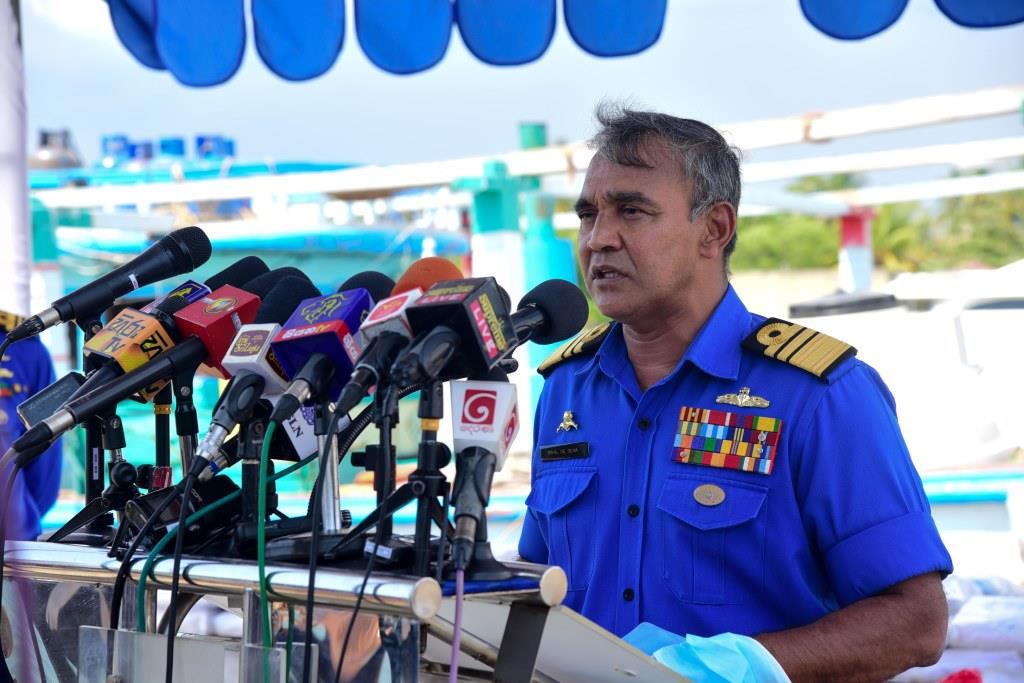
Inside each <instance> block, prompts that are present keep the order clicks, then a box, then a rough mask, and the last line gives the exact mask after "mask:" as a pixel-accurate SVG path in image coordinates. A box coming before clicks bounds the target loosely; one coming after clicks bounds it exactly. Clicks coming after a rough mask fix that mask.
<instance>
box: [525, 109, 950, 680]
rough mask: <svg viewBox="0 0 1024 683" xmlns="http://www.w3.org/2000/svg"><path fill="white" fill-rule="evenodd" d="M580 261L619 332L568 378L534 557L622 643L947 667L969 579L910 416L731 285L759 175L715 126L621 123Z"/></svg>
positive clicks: (588, 218) (530, 539)
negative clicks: (747, 644)
mask: <svg viewBox="0 0 1024 683" xmlns="http://www.w3.org/2000/svg"><path fill="white" fill-rule="evenodd" d="M598 119H599V121H600V123H601V124H602V129H601V131H600V132H599V133H598V135H597V136H596V138H595V139H594V141H593V144H594V147H595V148H596V156H595V157H594V160H593V161H592V162H591V165H590V168H589V169H588V171H587V177H586V182H585V183H584V187H583V191H582V193H581V196H580V198H579V201H578V202H577V207H576V208H577V213H578V214H579V217H580V232H579V257H580V261H581V266H582V269H583V272H584V274H585V278H586V282H587V286H588V288H589V289H590V292H591V294H592V296H593V298H594V300H595V302H596V304H597V306H598V307H599V308H600V310H601V311H602V312H603V313H604V314H605V315H607V316H608V317H610V318H612V319H613V320H614V321H615V322H614V323H613V324H611V325H603V326H600V327H598V328H595V329H592V330H589V331H587V332H584V333H583V334H582V335H581V336H580V337H579V338H577V339H576V340H574V341H572V342H570V343H569V344H567V345H566V346H565V347H563V348H562V349H561V350H560V351H559V352H557V353H556V354H555V355H553V356H552V357H551V358H549V359H548V361H546V362H545V363H544V364H543V365H542V366H541V372H542V374H544V375H545V376H546V378H547V381H546V383H545V386H544V391H543V393H542V395H541V397H540V402H539V405H538V408H537V414H536V420H535V427H534V443H535V451H534V458H533V471H532V478H533V486H532V491H531V493H530V496H529V498H528V500H527V506H528V508H529V511H528V514H527V519H526V522H525V524H524V528H523V534H522V538H521V540H520V545H519V551H520V554H521V555H522V556H523V557H524V558H526V559H527V560H531V561H534V562H542V563H548V564H557V565H560V566H561V567H562V568H564V569H565V571H566V574H567V575H568V581H569V586H568V589H569V593H568V596H567V598H566V604H568V606H570V607H572V608H573V609H575V610H577V611H579V612H581V613H582V614H583V615H585V616H587V617H588V618H590V619H592V620H594V621H596V622H597V623H599V624H600V625H602V626H604V627H605V628H607V629H609V630H610V631H612V632H614V633H616V634H619V635H620V636H621V635H623V634H626V633H628V632H629V631H631V630H632V629H633V628H634V627H636V626H637V625H638V624H640V623H642V622H651V623H653V624H655V625H657V626H659V627H662V628H664V629H667V630H669V631H672V632H674V633H678V634H695V635H700V636H711V635H714V634H719V633H725V632H733V633H737V634H743V635H747V636H753V637H755V638H756V639H757V640H758V641H759V642H760V643H761V644H762V645H763V646H764V647H766V648H767V649H768V651H769V652H770V653H771V654H772V655H773V656H774V657H775V659H776V660H777V661H778V662H779V663H780V664H781V665H782V666H783V668H784V669H785V670H786V672H787V673H788V674H789V676H790V677H791V678H792V679H793V680H882V679H884V678H888V677H890V676H892V675H894V674H896V673H898V672H900V671H903V670H905V669H907V668H910V667H912V666H917V665H925V664H929V663H932V662H934V661H935V660H936V659H937V658H938V656H939V654H940V653H941V650H942V647H943V644H944V639H945V631H946V619H947V616H946V603H945V599H944V596H943V591H942V586H941V578H942V576H944V575H945V574H948V573H949V572H950V571H952V564H951V561H950V557H949V555H948V553H947V552H946V549H945V548H944V546H943V544H942V542H941V540H940V539H939V536H938V533H937V531H936V528H935V525H934V522H933V520H932V517H931V513H930V511H929V507H928V502H927V499H926V498H925V494H924V491H923V489H922V486H921V481H920V478H919V476H918V474H917V472H916V471H915V470H914V467H913V465H912V464H911V461H910V458H909V456H908V453H907V449H906V445H905V444H904V441H903V438H902V436H901V434H900V429H899V426H898V424H897V421H896V413H895V404H894V401H893V397H892V395H891V394H890V393H889V391H888V389H887V388H886V386H885V384H884V383H883V382H882V380H881V379H880V378H879V376H878V374H877V373H876V372H875V371H874V370H873V369H872V368H871V367H869V366H868V365H866V364H864V363H863V362H861V361H860V360H858V359H857V358H856V357H855V353H856V351H855V350H854V349H853V348H851V347H850V346H848V345H847V344H845V343H843V342H841V341H839V340H836V339H833V338H831V337H828V336H827V335H824V334H820V333H817V332H815V331H814V330H811V329H808V328H804V327H802V326H800V325H796V324H792V323H788V322H786V321H782V320H777V319H770V320H765V319H764V318H763V317H761V316H758V315H754V314H751V313H750V312H748V311H747V309H746V308H745V307H744V305H743V303H742V302H741V301H740V299H739V297H738V296H737V295H736V292H735V291H734V290H733V289H732V287H731V286H730V285H729V282H728V276H727V273H728V257H729V254H730V253H731V252H732V250H733V248H734V245H735V241H736V212H737V207H738V205H739V197H740V175H739V159H738V155H737V154H736V152H735V151H734V150H733V149H732V148H730V147H729V146H728V144H727V143H726V142H725V140H724V139H723V138H722V136H721V135H720V134H719V133H718V132H717V131H715V130H714V129H713V128H711V127H709V126H707V125H705V124H703V123H700V122H697V121H692V120H687V119H678V118H675V117H671V116H666V115H663V114H656V113H648V112H635V111H629V110H611V109H603V110H601V111H599V112H598Z"/></svg>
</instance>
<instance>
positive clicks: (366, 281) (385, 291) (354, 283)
mask: <svg viewBox="0 0 1024 683" xmlns="http://www.w3.org/2000/svg"><path fill="white" fill-rule="evenodd" d="M394 288H395V281H394V280H392V279H391V278H389V277H388V276H387V275H385V274H384V273H378V272H377V271H375V270H364V271H363V272H361V273H356V274H355V275H353V276H352V277H350V278H349V279H347V280H345V281H344V282H342V283H341V286H340V287H338V291H339V292H345V291H348V290H350V289H365V290H366V291H367V292H369V293H370V298H371V299H373V303H375V304H376V303H377V302H378V301H380V300H381V299H386V298H388V297H389V296H391V290H392V289H394Z"/></svg>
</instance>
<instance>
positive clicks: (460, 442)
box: [451, 370, 519, 569]
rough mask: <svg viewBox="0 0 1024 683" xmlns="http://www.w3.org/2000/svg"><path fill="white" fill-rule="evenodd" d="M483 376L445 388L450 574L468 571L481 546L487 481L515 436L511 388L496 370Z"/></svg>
mask: <svg viewBox="0 0 1024 683" xmlns="http://www.w3.org/2000/svg"><path fill="white" fill-rule="evenodd" d="M488 377H489V378H490V379H488V380H485V381H455V382H452V383H451V397H452V398H451V402H452V418H453V420H454V426H453V445H454V446H455V452H456V456H455V483H454V486H453V490H452V504H453V505H454V506H455V535H454V536H453V538H452V561H453V563H454V565H455V568H456V569H465V568H466V567H467V566H469V563H470V561H471V560H472V559H473V548H474V545H475V544H476V542H477V541H486V517H485V513H484V508H486V507H487V503H488V502H489V501H490V497H491V482H492V480H493V478H494V473H495V471H500V470H501V468H502V466H503V465H504V464H505V459H506V458H507V457H508V451H509V447H510V445H511V444H512V440H513V439H514V438H515V436H516V434H517V433H518V432H519V412H518V406H517V404H516V388H515V386H514V385H512V384H510V383H509V382H508V378H507V377H506V376H505V373H504V372H502V371H500V370H495V371H492V372H491V373H490V374H489V375H488ZM478 532H480V533H478ZM478 537H479V538H478Z"/></svg>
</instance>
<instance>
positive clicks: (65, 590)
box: [0, 541, 683, 683]
mask: <svg viewBox="0 0 1024 683" xmlns="http://www.w3.org/2000/svg"><path fill="white" fill-rule="evenodd" d="M5 565H6V571H7V574H6V578H5V581H6V582H7V583H6V585H5V590H4V605H3V616H4V623H3V624H2V627H0V632H2V635H3V638H2V639H0V640H2V641H3V655H4V657H5V658H6V659H7V661H8V663H9V665H11V667H12V670H19V671H20V672H21V673H22V675H21V676H19V674H18V673H15V676H16V677H18V679H19V680H20V681H25V680H39V681H46V682H47V683H50V682H51V681H56V682H58V683H65V682H66V683H93V682H94V681H97V682H103V683H109V682H110V681H117V682H118V683H147V682H148V681H163V656H162V653H163V642H164V639H165V636H162V635H158V634H157V633H156V631H157V630H158V627H157V623H158V622H157V592H158V590H160V589H166V588H167V587H168V586H170V581H171V577H170V573H171V565H172V563H171V560H170V559H169V558H168V559H161V560H160V561H158V562H157V563H155V564H154V566H153V573H152V576H151V578H150V579H149V580H148V582H147V596H146V605H145V610H144V612H145V614H146V624H147V626H148V628H147V629H146V630H147V631H148V633H138V632H135V630H134V628H135V621H136V616H135V615H136V607H137V605H136V603H135V586H136V584H135V581H137V580H138V578H139V571H140V570H141V567H142V565H143V559H142V558H141V557H140V558H139V559H136V560H135V561H134V563H133V565H132V574H131V577H132V581H131V582H130V583H129V584H128V590H127V591H126V593H125V599H124V605H123V609H122V616H121V630H119V631H116V632H115V631H110V630H109V629H108V627H109V610H110V594H111V587H112V585H113V583H114V578H115V576H116V574H117V569H118V567H119V562H118V561H117V560H114V559H112V558H109V557H107V554H106V551H105V550H103V549H99V548H91V547H83V546H73V545H64V544H55V543H36V542H13V541H12V542H10V543H8V547H7V551H6V562H5ZM510 566H511V567H512V568H513V569H515V570H516V571H517V573H518V576H517V577H516V579H515V580H512V581H509V582H506V583H503V584H477V585H473V583H472V582H470V583H467V596H466V603H465V611H464V618H463V632H462V638H461V647H460V652H461V660H460V664H459V679H460V680H466V681H473V680H475V681H479V680H497V681H504V682H507V683H531V682H534V681H536V682H538V683H551V681H575V680H580V681H584V680H586V681H591V680H608V681H615V680H626V679H630V678H633V679H639V680H645V681H647V680H649V681H666V682H670V683H676V682H678V681H682V680H683V679H681V678H680V677H679V676H677V675H675V674H673V673H672V672H671V671H669V670H668V669H666V668H665V667H663V666H661V665H660V664H658V663H657V662H655V661H654V660H652V659H650V658H648V657H646V656H645V655H644V654H643V653H641V652H639V651H638V650H635V649H634V648H631V647H629V646H628V645H626V644H625V643H623V642H622V641H621V640H619V639H618V638H616V637H615V636H614V635H612V634H610V633H608V632H607V631H604V630H603V629H601V628H600V627H598V626H597V625H595V624H593V623H591V622H589V621H587V620H586V619H583V618H582V617H580V616H579V615H577V614H575V613H574V612H572V611H571V610H568V609H567V608H565V607H561V606H560V603H561V601H562V600H563V599H564V597H565V592H566V577H565V573H564V572H563V571H562V570H561V569H559V568H558V567H545V566H541V565H531V564H525V563H511V564H510ZM362 574H363V573H362V571H347V570H339V569H333V568H330V567H322V568H321V569H320V570H319V571H318V573H317V580H316V589H315V593H314V600H315V604H316V611H315V613H314V622H315V624H316V626H315V627H314V630H313V637H312V639H311V640H312V641H313V642H314V643H315V646H316V647H317V650H316V651H315V652H316V654H315V656H314V657H313V661H314V663H315V665H316V668H315V674H314V675H315V677H314V680H316V681H328V682H330V681H333V680H334V671H335V666H336V663H337V661H338V657H339V654H340V649H341V641H342V638H343V635H344V633H345V631H346V629H347V626H348V624H349V622H350V621H351V609H352V607H353V606H354V605H355V602H356V598H357V595H358V593H359V589H360V586H361V585H362V578H363V576H362ZM267 577H268V583H269V590H270V594H271V596H272V600H273V603H272V607H273V612H274V615H275V616H274V619H273V626H272V631H273V633H272V642H273V643H274V644H275V647H274V648H272V650H273V653H274V656H275V657H276V659H275V660H274V661H275V662H276V663H277V665H280V669H274V670H273V673H272V674H271V675H269V676H268V675H267V674H266V672H267V671H268V670H269V669H268V668H267V666H268V664H267V662H268V656H269V655H268V654H267V653H268V652H270V650H264V649H263V648H261V647H259V645H260V643H261V642H262V638H261V634H260V610H259V607H260V605H259V599H258V597H257V596H258V592H257V589H258V586H259V583H258V575H257V567H256V564H255V563H253V562H249V561H243V560H229V559H199V558H189V557H186V558H183V560H182V563H181V580H180V590H181V594H182V599H181V603H182V604H183V605H184V607H183V609H184V610H186V611H187V609H188V607H191V606H192V605H194V604H195V603H196V602H197V601H198V599H199V598H200V597H210V598H211V599H214V600H216V601H217V603H218V604H219V605H221V606H224V607H227V608H228V609H229V610H230V611H232V612H234V613H235V614H240V615H241V617H242V628H241V637H240V638H219V637H210V636H204V635H200V636H188V635H179V637H178V643H179V644H178V645H176V647H175V680H176V681H179V680H180V681H183V682H187V683H221V682H222V681H223V682H224V683H228V682H232V683H233V682H235V681H246V682H248V681H261V682H262V681H273V682H274V683H278V682H281V683H283V682H285V681H299V680H301V668H302V666H301V662H302V655H301V648H300V653H299V654H294V652H293V653H292V654H291V655H290V657H286V655H285V651H284V650H283V649H282V646H283V645H284V643H285V642H286V641H287V642H294V643H303V642H305V641H306V635H305V633H304V632H302V631H301V630H297V629H302V628H303V627H304V624H305V619H304V614H303V613H301V612H302V609H303V605H304V603H305V598H306V577H307V573H306V570H305V568H303V567H297V566H286V565H270V566H268V567H267ZM450 592H451V586H450V585H447V584H446V585H445V586H443V587H442V586H441V585H439V584H438V583H437V581H435V580H434V579H433V578H416V577H403V576H394V575H387V574H373V575H372V576H371V577H370V580H369V582H368V584H367V588H366V592H365V595H364V598H363V602H362V607H361V609H360V613H359V615H358V617H357V618H356V624H355V626H354V629H353V636H352V642H351V643H350V646H349V651H348V652H347V654H346V658H345V662H346V663H345V667H344V668H343V670H342V680H343V681H358V682H359V683H364V682H375V681H393V682H395V683H399V682H406V681H409V682H412V681H441V680H447V667H448V662H449V658H450V653H451V647H450V643H451V641H452V636H453V632H452V619H451V615H452V614H453V612H454V599H453V598H451V597H450V596H449V597H446V596H445V595H446V594H447V593H450ZM296 613H299V614H296ZM286 615H290V619H289V618H287V617H286ZM286 621H287V623H288V624H289V625H287V626H286ZM235 623H237V622H235ZM165 626H166V625H165V624H161V626H160V628H164V627H165ZM446 644H447V648H448V649H447V655H446V654H445V651H444V648H445V646H446ZM595 650H597V651H596V652H595ZM257 651H258V652H261V653H263V654H262V655H261V656H257V655H256V654H252V653H254V652H257ZM581 653H582V655H583V656H581ZM118 658H120V659H118ZM232 658H233V659H232ZM288 660H290V666H289V665H287V664H286V662H288ZM573 660H576V661H573ZM584 660H585V661H584ZM247 661H248V662H249V663H250V664H251V663H252V662H254V661H255V662H257V663H261V664H262V668H258V667H257V668H254V667H251V666H249V665H247V664H246V662H247ZM111 662H121V664H120V666H121V667H122V668H121V669H120V670H116V669H117V666H118V664H116V663H115V664H111ZM296 662H298V664H296ZM97 666H98V667H100V668H99V669H96V667H97ZM90 667H92V669H90ZM110 667H113V668H114V671H112V673H114V674H115V675H111V672H108V668H110ZM93 669H96V671H98V673H96V672H95V671H94V672H93V673H89V671H92V670H93Z"/></svg>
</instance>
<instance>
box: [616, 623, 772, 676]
mask: <svg viewBox="0 0 1024 683" xmlns="http://www.w3.org/2000/svg"><path fill="white" fill-rule="evenodd" d="M622 639H623V640H625V641H626V642H627V643H629V644H630V645H632V646H633V647H635V648H637V649H638V650H642V651H643V652H645V653H647V654H648V655H650V656H652V657H654V659H656V660H657V661H659V662H661V663H662V664H664V665H665V666H667V667H668V668H670V669H672V670H673V671H675V672H676V673H679V674H682V675H683V676H686V677H687V678H690V679H691V680H694V681H701V683H789V676H787V675H786V672H785V671H783V670H782V666H781V665H780V664H779V663H778V662H777V661H775V658H774V657H772V655H771V653H770V652H768V650H766V649H765V647H764V646H763V645H761V643H759V642H757V641H756V640H754V639H753V638H751V637H749V636H741V635H739V634H737V633H720V634H718V635H717V636H712V637H710V638H702V637H700V636H694V635H688V636H680V635H678V634H675V633H672V632H671V631H666V630H665V629H663V628H661V627H658V626H655V625H654V624H651V623H648V622H643V623H641V624H639V625H638V626H637V627H636V628H635V629H633V630H632V631H630V632H629V633H627V634H626V635H625V636H623V638H622Z"/></svg>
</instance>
